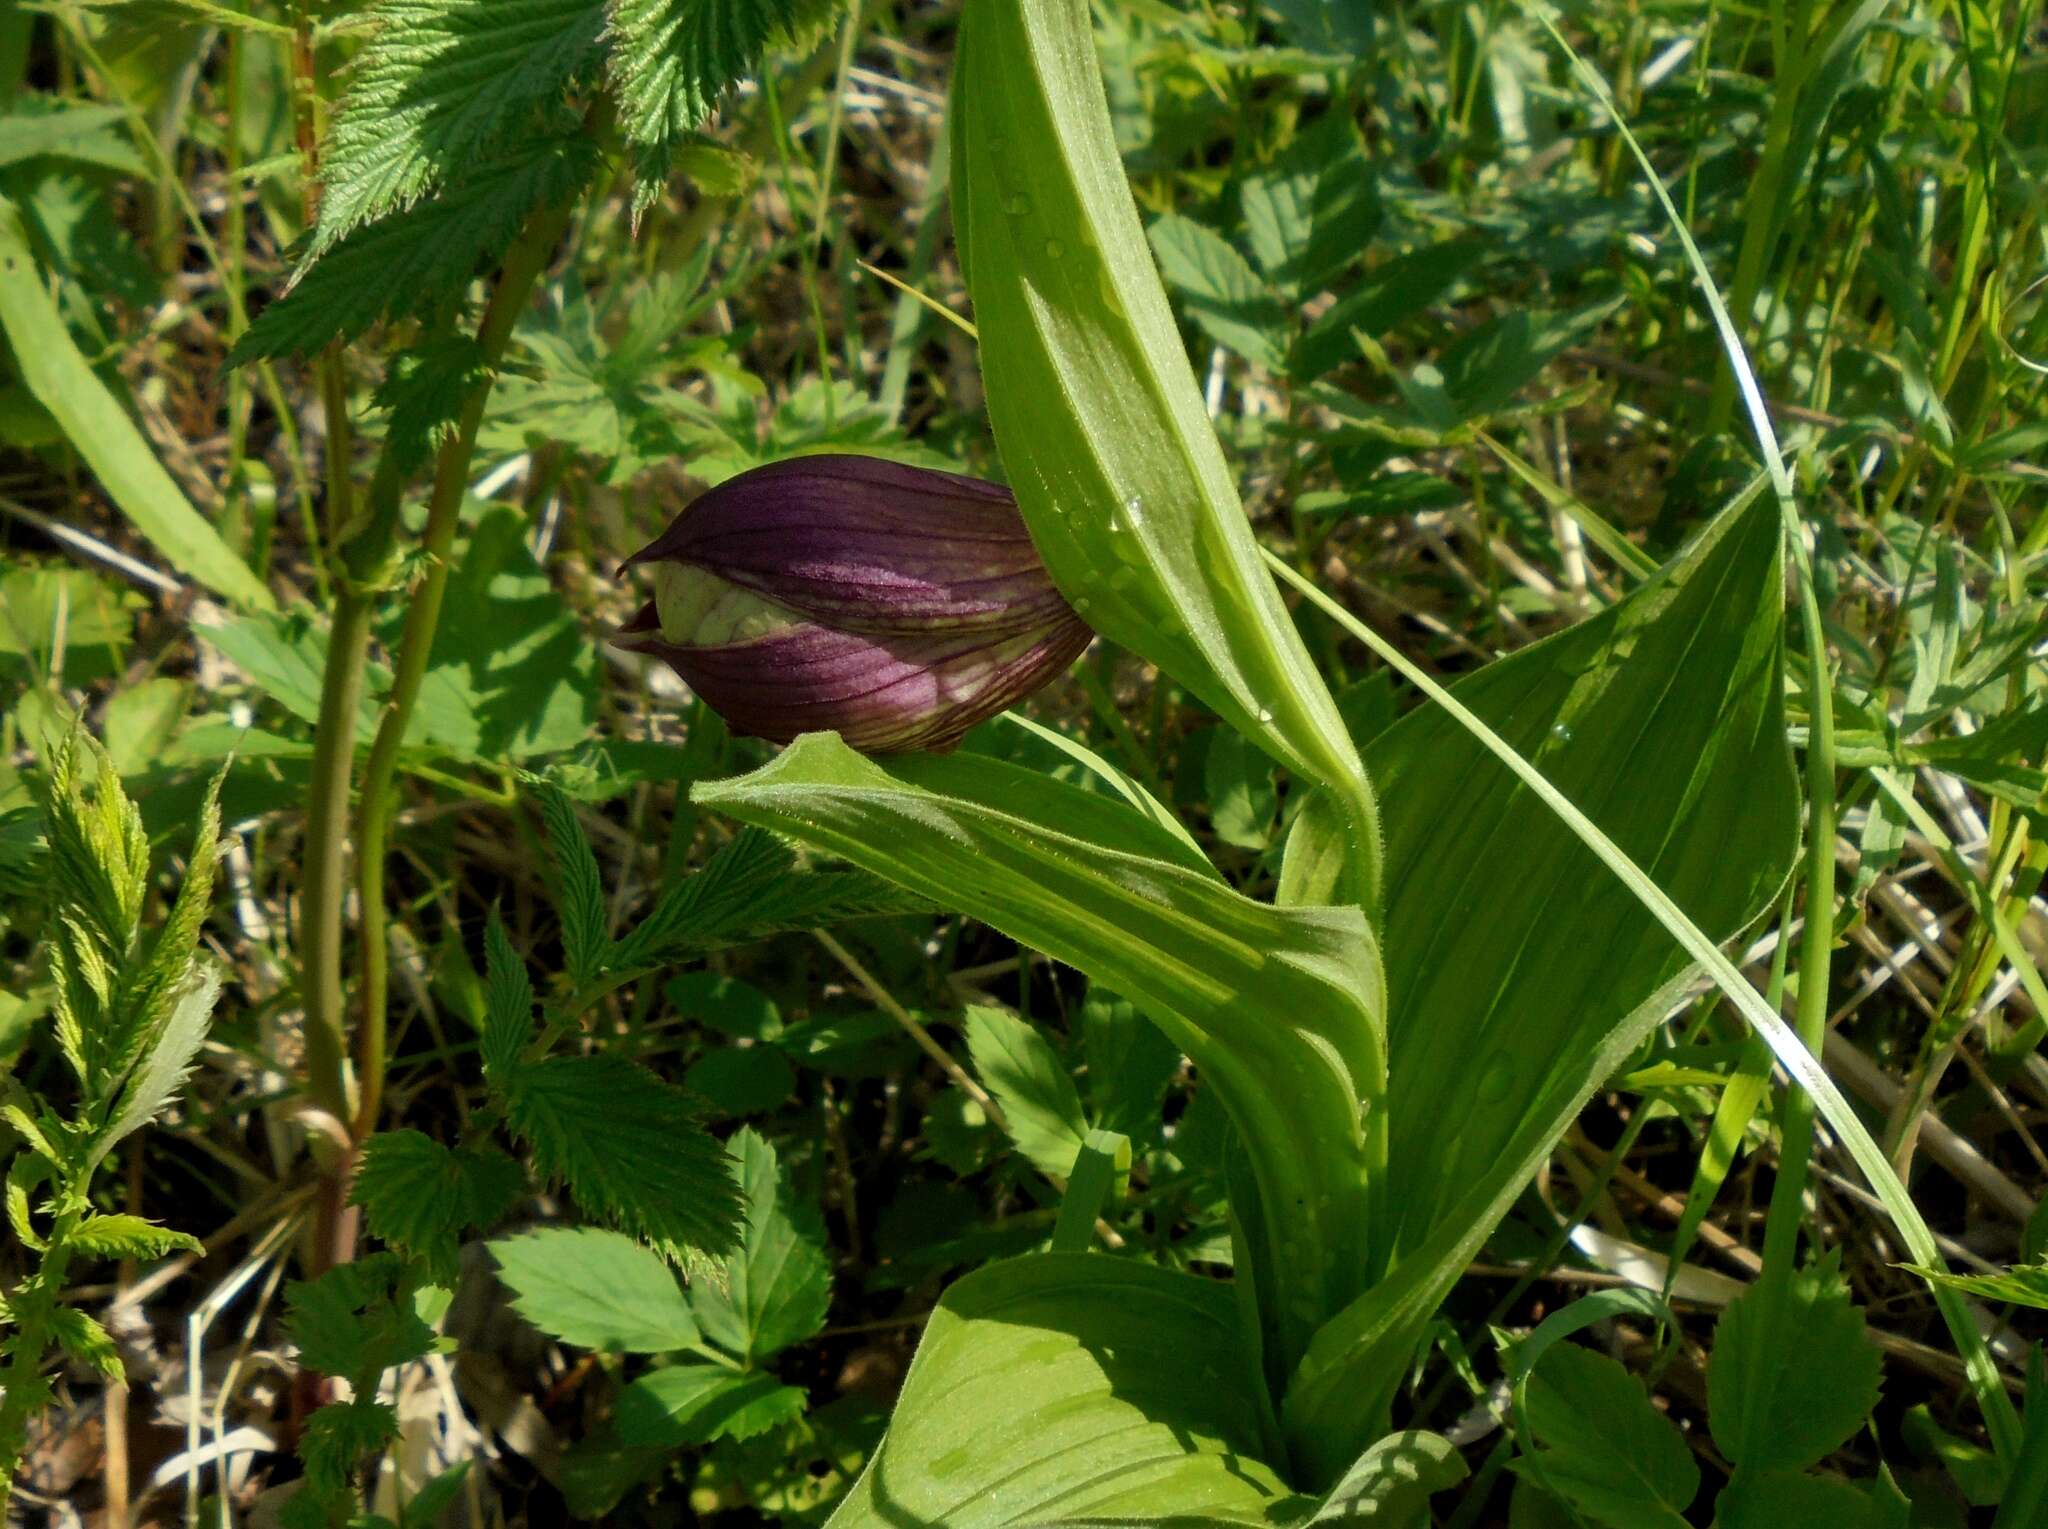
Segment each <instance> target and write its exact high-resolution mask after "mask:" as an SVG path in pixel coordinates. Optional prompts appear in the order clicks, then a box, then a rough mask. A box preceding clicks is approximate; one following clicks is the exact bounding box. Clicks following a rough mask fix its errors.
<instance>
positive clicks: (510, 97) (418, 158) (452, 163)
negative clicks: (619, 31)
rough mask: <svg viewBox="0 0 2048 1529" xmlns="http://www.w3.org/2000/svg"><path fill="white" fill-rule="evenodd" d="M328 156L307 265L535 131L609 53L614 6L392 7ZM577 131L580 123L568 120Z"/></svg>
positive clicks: (524, 2) (487, 1)
mask: <svg viewBox="0 0 2048 1529" xmlns="http://www.w3.org/2000/svg"><path fill="white" fill-rule="evenodd" d="M369 19H370V20H371V21H373V22H374V23H375V26H376V30H375V31H374V32H373V33H372V34H371V36H370V40H369V41H368V42H367V43H365V44H364V45H363V48H362V51H361V52H359V53H358V54H357V55H356V57H355V60H354V62H353V65H352V68H351V71H350V77H349V89H348V94H347V96H346V97H344V98H343V100H342V103H341V106H340V108H339V109H338V110H337V111H336V112H335V114H334V119H333V124H332V126H330V127H329V129H328V133H327V139H326V142H325V143H324V144H323V145H322V146H321V154H320V183H321V195H320V220H319V224H318V226H317V227H316V229H315V231H314V234H313V237H312V239H311V240H310V241H309V244H308V247H307V252H306V257H305V258H306V259H307V260H308V261H311V260H314V259H317V258H319V256H320V255H321V254H323V253H324V252H325V251H326V250H328V249H329V248H330V247H332V246H333V245H334V244H335V243H336V241H338V240H339V239H340V238H341V237H342V236H343V235H345V234H347V233H349V232H350V231H351V230H353V229H354V228H356V227H358V226H359V225H361V224H364V223H367V222H370V221H372V220H373V219H376V218H380V217H382V216H384V215H385V214H386V213H389V212H393V211H396V210H399V209H401V208H405V207H409V206H411V205H412V204H413V203H414V202H416V201H418V200H419V199H420V198H421V197H422V196H423V195H425V194H427V193H428V192H431V191H434V190H436V189H438V188H440V187H441V186H443V185H446V184H448V183H449V182H451V181H455V180H460V179H461V178H462V177H463V176H464V175H465V174H466V173H467V172H468V170H469V167H470V166H471V165H473V164H476V163H479V162H482V161H487V160H489V159H491V158H492V157H494V156H495V155H497V154H498V153H499V152H500V151H501V150H502V149H504V148H505V147H506V145H507V142H508V140H512V139H516V138H518V137H520V136H521V135H523V134H525V133H529V132H532V131H533V130H534V129H535V128H536V127H540V128H542V129H553V130H556V131H560V130H561V129H562V128H564V127H565V126H567V125H568V123H566V122H565V121H564V118H565V116H566V115H567V103H566V101H565V99H564V93H565V87H566V86H567V85H568V84H569V82H570V81H571V80H572V79H574V78H575V77H576V76H577V74H578V73H579V72H582V71H584V70H586V69H589V68H591V67H593V66H594V65H595V64H596V62H597V60H598V58H599V57H600V54H601V49H600V48H599V45H598V38H599V35H600V34H601V33H602V32H603V30H604V5H603V0H381V3H379V4H378V5H377V6H375V7H374V8H373V10H372V11H371V13H370V17H369ZM568 120H569V122H573V120H574V119H573V117H572V118H569V119H568Z"/></svg>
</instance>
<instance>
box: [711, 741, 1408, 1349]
mask: <svg viewBox="0 0 2048 1529" xmlns="http://www.w3.org/2000/svg"><path fill="white" fill-rule="evenodd" d="M986 764H987V761H984V760H979V759H976V758H974V757H973V756H968V755H961V756H958V757H956V758H955V759H953V760H951V761H949V762H948V763H947V764H946V765H945V766H943V767H942V768H941V773H943V775H944V778H945V781H946V783H947V785H948V787H949V788H950V789H949V790H948V791H947V792H946V793H944V794H941V793H940V792H938V791H936V790H927V789H924V788H923V787H921V786H920V785H919V784H917V783H916V780H917V779H918V778H924V777H927V776H929V777H930V778H933V779H937V778H938V774H935V773H934V772H933V768H932V766H931V765H930V763H929V762H928V761H926V762H919V763H915V764H905V763H899V762H895V761H891V762H890V763H889V765H888V767H887V768H884V766H883V765H882V764H881V763H878V762H876V761H872V760H867V759H863V758H862V757H861V756H860V755H858V754H856V753H854V752H853V751H852V750H851V749H849V748H847V747H846V746H845V745H844V744H843V743H841V742H840V741H839V740H838V738H837V737H835V736H833V735H830V734H807V735H805V736H804V737H802V738H799V739H798V740H797V741H796V742H795V743H794V744H792V745H791V746H790V747H789V749H788V750H786V751H785V752H784V753H783V754H782V755H781V756H780V757H779V758H778V759H776V760H775V761H774V762H773V763H772V764H770V765H768V766H766V767H764V768H763V769H761V770H758V771H756V772H755V773H754V774H752V775H749V776H745V777H743V778H741V779H739V780H734V781H724V782H719V783H716V784H710V785H700V786H698V787H696V788H695V790H694V792H693V793H692V795H693V797H694V799H695V800H697V801H699V802H701V803H703V804H704V805H706V806H710V807H715V808H717V809H719V810H721V811H724V812H727V813H730V814H731V815H732V816H734V817H736V818H739V819H741V820H742V821H744V822H749V823H757V824H760V825H762V826H764V827H768V828H775V829H779V830H781V831H782V832H785V833H791V834H795V835H798V836H800V837H802V838H804V839H806V840H809V841H810V842H811V843H814V844H818V845H822V846H824V847H825V848H827V849H830V850H832V851H834V852H835V853H838V854H841V855H844V856H845V857H846V858H847V859H849V860H852V861H853V862H854V863H855V864H857V865H860V866H863V867H865V868H866V869H868V870H871V871H874V872H876V873H877V874H879V875H881V876H884V877H887V878H888V879H889V880H891V881H894V882H897V883H899V884H901V885H903V886H907V887H913V888H915V889H916V890H917V891H919V892H920V893H922V894H924V895H926V896H928V897H931V898H933V899H934V900H935V901H937V902H939V903H940V904H942V905H943V906H946V907H950V908H957V909H959V910H961V911H962V912H964V913H967V914H970V915H972V916H973V917H975V918H979V919H983V920H985V921H986V922H988V923H990V924H993V925H995V926H996V927H997V928H998V929H1001V930H1002V931H1003V932H1004V933H1006V934H1009V935H1012V936H1014V937H1015V938H1017V939H1019V940H1021V941H1023V942H1024V943H1026V944H1028V945H1030V946H1032V947H1033V948H1035V949H1038V950H1043V951H1045V952H1047V953H1048V954H1050V955H1052V956H1054V957H1055V958H1057V959H1059V960H1062V961H1065V962H1067V963H1068V964H1069V965H1072V966H1076V967H1078V968H1080V969H1081V970H1082V971H1084V972H1086V973H1088V974H1089V975H1090V976H1091V977H1094V978H1096V979H1097V980H1098V981H1101V982H1103V983H1104V984H1106V985H1108V986H1110V987H1113V988H1115V989H1116V990H1117V991H1118V992H1120V993H1124V994H1126V995H1128V996H1129V997H1130V998H1131V999H1132V1000H1133V1001H1134V1002H1135V1003H1137V1005H1138V1006H1139V1007H1140V1008H1141V1009H1142V1010H1143V1011H1144V1012H1145V1013H1146V1014H1147V1015H1149V1016H1151V1017H1152V1018H1153V1019H1154V1020H1155V1021H1156V1022H1157V1023H1158V1024H1159V1025H1160V1027H1161V1028H1162V1029H1164V1030H1166V1031H1167V1032H1168V1034H1170V1035H1171V1036H1172V1037H1173V1038H1174V1040H1175V1041H1177V1042H1178V1043H1179V1045H1180V1047H1181V1049H1182V1050H1183V1051H1184V1052H1185V1053H1186V1054H1187V1055H1188V1056H1189V1057H1191V1058H1192V1059H1193V1060H1194V1061H1195V1063H1196V1065H1197V1066H1199V1067H1200V1068H1201V1070H1202V1075H1203V1077H1204V1079H1205V1081H1207V1082H1208V1083H1210V1084H1212V1085H1213V1086H1214V1087H1215V1088H1216V1089H1217V1092H1218V1094H1219V1096H1220V1097H1221V1098H1222V1099H1223V1101H1224V1103H1225V1104H1226V1105H1227V1106H1228V1108H1229V1109H1230V1112H1231V1114H1232V1117H1233V1118H1234V1120H1235V1121H1236V1123H1237V1126H1238V1130H1239V1131H1240V1132H1241V1133H1242V1135H1243V1138H1244V1141H1245V1146H1246V1150H1247V1153H1248V1154H1249V1156H1250V1158H1251V1162H1252V1166H1253V1170H1254V1173H1255V1174H1256V1176H1257V1180H1258V1183H1259V1187H1260V1191H1261V1200H1262V1205H1263V1211H1262V1214H1263V1219H1264V1227H1265V1242H1264V1246H1266V1247H1268V1248H1270V1249H1271V1251H1272V1253H1273V1255H1274V1257H1275V1260H1276V1264H1277V1268H1278V1271H1279V1273H1278V1275H1277V1279H1278V1281H1279V1285H1278V1288H1277V1289H1276V1291H1275V1292H1274V1293H1275V1295H1276V1298H1277V1300H1276V1306H1275V1308H1274V1310H1273V1312H1272V1313H1270V1315H1271V1316H1272V1317H1273V1319H1274V1320H1275V1321H1276V1322H1277V1324H1278V1326H1279V1329H1280V1332H1279V1337H1278V1348H1279V1352H1280V1353H1281V1354H1282V1355H1284V1356H1286V1358H1287V1362H1288V1363H1290V1364H1291V1363H1292V1359H1293V1356H1295V1355H1298V1354H1299V1353H1300V1351H1301V1347H1302V1345H1303V1344H1304V1343H1305V1342H1306V1340H1307V1336H1308V1334H1309V1332H1310V1331H1312V1330H1313V1328H1314V1327H1315V1325H1316V1324H1317V1323H1319V1322H1321V1321H1322V1320H1323V1318H1324V1317H1326V1316H1327V1315H1328V1314H1329V1313H1331V1312H1334V1311H1336V1310H1337V1309H1339V1307H1341V1306H1342V1305H1343V1304H1344V1303H1345V1301H1347V1300H1348V1299H1349V1298H1350V1297H1351V1296H1352V1295H1355V1294H1356V1293H1357V1292H1358V1291H1359V1290H1360V1289H1362V1288H1363V1287H1362V1285H1361V1283H1360V1278H1361V1275H1362V1273H1363V1271H1364V1268H1365V1248H1364V1244H1363V1242H1362V1241H1361V1238H1362V1234H1363V1233H1364V1231H1365V1211H1364V1196H1365V1177H1366V1147H1365V1140H1364V1132H1363V1130H1362V1128H1361V1124H1360V1100H1361V1099H1368V1100H1369V1099H1374V1098H1377V1096H1378V1095H1379V1093H1380V1090H1381V1087H1382V1079H1383V1077H1384V1073H1383V1070H1382V1065H1381V1060H1380V1055H1381V1053H1380V1042H1379V1019H1378V1015H1379V1007H1378V1005H1379V1001H1380V977H1379V971H1378V952H1377V949H1376V947H1375V945H1374V942H1373V938H1372V934H1371V931H1370V930H1369V928H1368V927H1367V925H1366V922H1365V918H1364V915H1363V914H1362V913H1361V912H1360V911H1359V910H1358V909H1357V908H1355V907H1346V908H1286V909H1281V908H1273V907H1269V906H1267V905H1266V904H1264V903H1258V902H1254V901H1253V900H1251V899H1250V898H1247V897H1243V896H1241V895H1239V894H1238V893H1236V892H1233V891H1232V890H1230V889H1229V888H1228V887H1226V886H1224V885H1222V884H1221V883H1220V882H1217V881H1215V880H1213V879H1211V878H1210V877H1207V876H1202V875H1199V874H1197V873H1195V872H1193V871H1190V870H1187V869H1184V868H1183V867H1182V866H1180V865H1178V864H1176V863H1173V862H1171V861H1169V860H1166V859H1163V858H1156V857H1152V856H1147V855H1144V854H1141V853H1135V852H1133V851H1132V850H1130V849H1128V848H1124V847H1122V846H1123V845H1125V844H1128V843H1131V842H1134V841H1142V840H1143V839H1145V838H1149V837H1156V836H1158V835H1159V833H1160V831H1159V830H1158V829H1157V828H1156V827H1155V826H1154V825H1153V824H1151V823H1150V822H1148V821H1147V820H1145V819H1144V818H1142V817H1140V816H1139V815H1138V814H1136V813H1135V812H1125V809H1122V808H1119V807H1117V806H1116V805H1115V804H1114V803H1111V802H1108V801H1107V799H1106V798H1103V797H1100V796H1093V795H1091V794H1090V793H1087V792H1083V791H1080V790H1077V789H1075V788H1073V787H1064V786H1062V787H1056V788H1055V789H1054V790H1053V791H1050V792H1044V791H1041V792H1034V793H1033V794H1032V796H1031V798H1030V806H1031V808H1032V810H1034V811H1036V812H1037V813H1039V814H1041V816H1039V817H1038V818H1036V819H1034V818H1027V817H1024V816H1021V815H1018V814H1016V813H1012V812H1006V811H1004V810H1002V808H1001V807H999V806H997V805H996V803H997V802H999V801H1000V800H1002V798H1001V796H1000V787H1001V786H1002V785H1003V784H1004V783H1005V782H1007V781H1008V780H1009V778H1010V776H1011V775H1012V774H1014V772H1013V771H1007V770H1004V769H1002V768H1001V767H999V766H998V767H992V769H991V770H990V771H989V772H988V774H987V778H986V779H982V780H981V781H980V782H979V784H977V783H976V780H975V777H976V774H977V772H978V771H981V770H982V767H983V766H984V765H986ZM1059 793H1064V794H1065V797H1070V798H1073V799H1074V801H1073V803H1072V807H1073V811H1072V812H1071V813H1069V812H1066V811H1061V810H1057V809H1056V804H1057V803H1058V802H1059V801H1060V800H1062V798H1061V797H1060V795H1059ZM1105 813H1108V814H1116V813H1124V817H1125V820H1126V828H1125V829H1124V830H1123V831H1119V832H1116V833H1114V834H1110V833H1104V834H1101V835H1099V837H1102V838H1105V839H1107V840H1108V841H1109V842H1110V843H1115V844H1117V845H1118V846H1119V847H1118V848H1109V847H1106V845H1105V844H1104V843H1100V842H1090V841H1089V840H1084V839H1080V838H1076V837H1074V836H1073V835H1072V834H1071V833H1070V832H1068V831H1066V830H1068V829H1069V828H1070V826H1071V825H1072V824H1073V823H1075V822H1080V823H1083V824H1090V825H1093V824H1096V823H1097V822H1098V821H1099V819H1100V818H1101V817H1102V815H1104V814H1105ZM1050 824H1058V825H1059V827H1057V828H1056V827H1052V826H1049V825H1050ZM1091 831H1093V830H1092V829H1091ZM1282 1373H1285V1371H1284V1369H1283V1371H1282Z"/></svg>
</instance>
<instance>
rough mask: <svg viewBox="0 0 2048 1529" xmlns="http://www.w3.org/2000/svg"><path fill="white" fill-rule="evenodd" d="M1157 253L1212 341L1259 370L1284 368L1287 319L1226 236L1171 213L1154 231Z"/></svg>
mask: <svg viewBox="0 0 2048 1529" xmlns="http://www.w3.org/2000/svg"><path fill="white" fill-rule="evenodd" d="M1152 250H1153V253H1154V254H1156V255H1157V256H1158V257H1159V271H1160V274H1161V275H1162V276H1164V277H1165V278H1166V284H1167V285H1168V286H1170V287H1172V288H1173V289H1174V290H1175V291H1176V292H1178V293H1180V295H1181V298H1182V301H1183V303H1184V305H1185V307H1186V309H1187V312H1188V316H1189V317H1190V318H1192V319H1193V320H1194V321H1195V323H1196V324H1198V325H1199V326H1201V328H1202V329H1203V331H1204V332H1205V333H1207V334H1208V336H1209V338H1210V339H1212V340H1214V341H1215V342H1216V343H1217V344H1218V345H1222V346H1225V347H1227V348H1228V349H1230V350H1233V351H1235V352H1236V353H1237V354H1238V355H1240V356H1242V357H1244V358H1245V360H1247V361H1250V362H1252V363H1254V364H1255V365H1258V366H1262V367H1265V368H1267V369H1268V370H1276V369H1278V368H1279V366H1280V365H1281V359H1280V357H1281V346H1282V341H1283V338H1284V336H1283V334H1282V327H1283V324H1284V321H1285V314H1284V313H1283V311H1282V309H1281V307H1280V304H1279V303H1278V302H1277V301H1276V300H1275V299H1274V297H1273V294H1272V293H1271V292H1269V291H1268V290H1267V289H1266V285H1265V283H1264V282H1262V281H1260V280H1259V276H1258V273H1257V272H1256V271H1254V270H1253V269H1252V268H1251V265H1250V263H1249V262H1247V261H1246V259H1245V258H1244V256H1242V255H1240V254H1239V253H1238V252H1237V251H1236V250H1235V249H1234V248H1232V246H1231V245H1230V243H1229V242H1228V241H1227V240H1225V239H1224V238H1223V236H1222V235H1221V234H1218V233H1217V232H1216V231H1215V230H1213V229H1210V228H1205V227H1203V226H1202V225H1201V224H1200V223H1197V222H1194V221H1193V220H1192V219H1189V218H1184V217H1181V216H1180V215H1179V214H1178V213H1168V214H1167V215H1166V216H1165V217H1163V218H1161V219H1159V221H1158V222H1156V223H1154V224H1153V225H1152Z"/></svg>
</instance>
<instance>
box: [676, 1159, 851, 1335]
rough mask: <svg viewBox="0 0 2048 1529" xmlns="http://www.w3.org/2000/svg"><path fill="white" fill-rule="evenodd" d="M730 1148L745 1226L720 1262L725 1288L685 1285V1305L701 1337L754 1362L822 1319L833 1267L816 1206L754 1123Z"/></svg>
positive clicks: (806, 1332)
mask: <svg viewBox="0 0 2048 1529" xmlns="http://www.w3.org/2000/svg"><path fill="white" fill-rule="evenodd" d="M728 1148H729V1150H730V1151H731V1153H732V1160H733V1165H734V1167H735V1168H736V1169H737V1171H738V1175H739V1181H740V1189H741V1192H742V1193H743V1194H744V1195H745V1197H746V1207H747V1219H746V1225H745V1228H744V1230H743V1231H742V1232H741V1234H740V1245H739V1247H738V1249H737V1250H736V1251H735V1252H733V1254H732V1255H731V1256H730V1257H728V1258H727V1259H726V1261H725V1284H724V1287H723V1288H722V1289H721V1288H720V1287H719V1286H718V1285H716V1284H714V1283H712V1282H711V1281H709V1280H700V1281H698V1282H697V1283H696V1284H694V1285H692V1286H691V1287H690V1309H691V1310H692V1311H693V1312H695V1313H696V1315H697V1320H698V1322H699V1323H700V1324H701V1325H702V1327H703V1329H704V1336H705V1337H706V1338H708V1339H709V1340H710V1341H711V1342H713V1343H715V1344H717V1345H718V1346H719V1347H721V1348H723V1349H725V1350H726V1351H727V1352H729V1353H731V1354H732V1355H733V1356H734V1357H735V1358H737V1359H739V1360H740V1361H742V1362H743V1363H746V1364H750V1365H751V1364H758V1363H760V1362H761V1361H762V1360H764V1359H767V1358H769V1357H770V1356H771V1355H773V1354H775V1353H777V1352H779V1351H780V1350H782V1349H785V1348H787V1347H789V1345H790V1344H792V1343H800V1342H802V1341H803V1340H804V1339H805V1338H808V1337H810V1336H811V1335H812V1334H813V1333H815V1332H817V1330H818V1329H819V1328H821V1327H823V1326H824V1325H825V1312H826V1310H827V1308H828V1307H830V1305H831V1304H832V1265H831V1262H830V1261H829V1260H828V1259H827V1258H826V1256H825V1231H824V1226H823V1224H822V1223H821V1221H820V1220H819V1217H818V1211H817V1207H816V1206H814V1205H811V1204H810V1203H808V1202H807V1201H804V1200H800V1199H798V1198H797V1197H796V1195H795V1193H794V1191H792V1190H791V1188H790V1186H789V1181H788V1179H787V1178H786V1177H785V1176H784V1175H783V1173H782V1171H781V1168H780V1165H779V1164H778V1163H777V1161H776V1156H775V1148H774V1147H772V1146H770V1145H769V1143H768V1142H767V1140H766V1139H765V1138H764V1137H762V1136H760V1135H759V1134H757V1133H756V1132H755V1131H754V1130H753V1128H752V1127H747V1128H745V1129H742V1130H740V1131H738V1132H736V1133H735V1134H734V1135H733V1138H732V1140H731V1142H730V1143H728Z"/></svg>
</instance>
